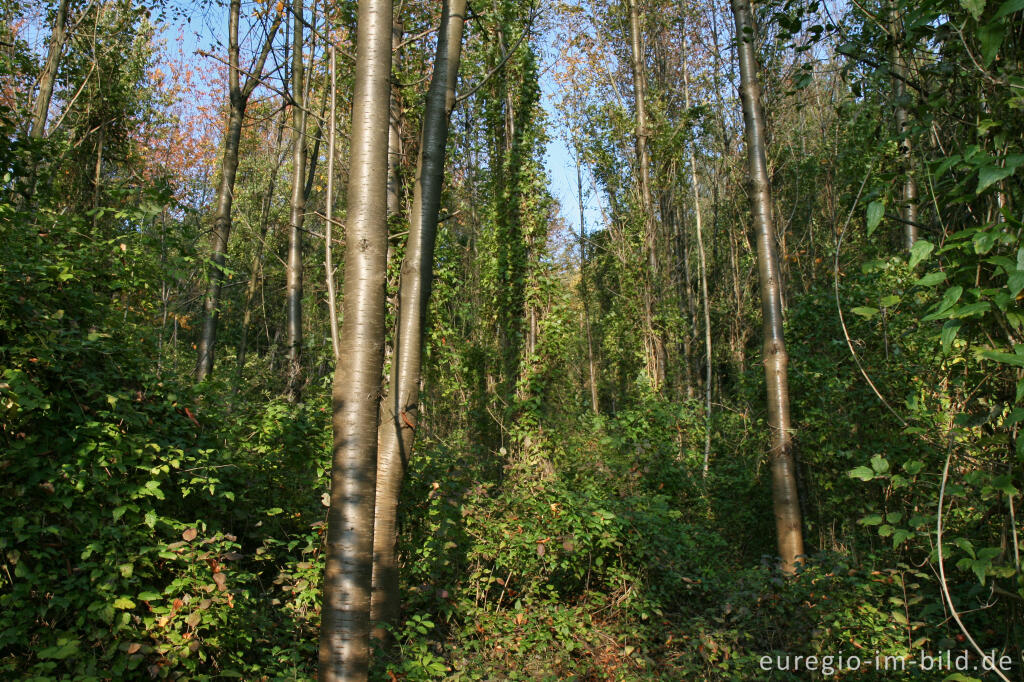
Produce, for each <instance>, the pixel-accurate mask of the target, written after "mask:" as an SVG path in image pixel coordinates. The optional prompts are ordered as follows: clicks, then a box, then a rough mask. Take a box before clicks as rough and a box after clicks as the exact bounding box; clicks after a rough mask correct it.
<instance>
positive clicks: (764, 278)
mask: <svg viewBox="0 0 1024 682" xmlns="http://www.w3.org/2000/svg"><path fill="white" fill-rule="evenodd" d="M731 2H732V12H733V16H734V17H735V19H736V40H737V43H738V53H739V62H740V99H741V101H742V103H743V122H744V126H745V128H746V134H747V156H748V163H749V173H750V185H751V192H750V210H751V213H752V215H753V218H754V229H755V232H756V235H757V260H758V276H759V280H760V285H761V314H762V316H763V325H764V326H763V334H764V351H763V354H764V358H763V361H764V368H765V378H766V384H767V387H768V427H769V429H770V430H771V452H770V454H769V459H770V462H771V476H772V502H773V506H774V510H775V528H776V532H777V534H778V548H779V555H780V556H781V559H782V564H781V567H782V570H783V571H784V572H786V573H792V572H794V571H795V570H796V565H797V563H798V562H799V561H801V557H802V556H803V553H804V543H803V533H802V528H801V517H800V502H799V498H798V495H797V483H796V476H797V473H796V464H795V461H794V460H795V458H794V456H793V436H792V433H791V432H790V422H789V379H788V376H787V365H788V363H789V357H788V356H787V355H786V343H785V339H784V338H783V333H782V296H781V293H782V292H781V282H780V281H779V264H778V256H777V255H776V253H775V230H774V227H773V225H772V197H771V187H770V185H769V182H768V162H767V159H766V155H765V148H764V114H763V112H762V111H761V101H760V97H761V92H760V90H761V89H760V86H759V85H758V75H757V61H756V58H755V54H754V39H755V35H756V33H755V27H754V21H753V17H752V15H751V11H750V0H731Z"/></svg>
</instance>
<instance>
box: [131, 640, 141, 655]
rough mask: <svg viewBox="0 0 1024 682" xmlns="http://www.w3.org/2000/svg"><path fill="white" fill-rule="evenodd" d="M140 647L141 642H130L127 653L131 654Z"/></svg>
mask: <svg viewBox="0 0 1024 682" xmlns="http://www.w3.org/2000/svg"><path fill="white" fill-rule="evenodd" d="M141 648H142V645H141V644H139V643H138V642H132V643H131V644H129V645H128V655H129V656H131V655H132V654H134V653H135V652H136V651H138V650H139V649H141Z"/></svg>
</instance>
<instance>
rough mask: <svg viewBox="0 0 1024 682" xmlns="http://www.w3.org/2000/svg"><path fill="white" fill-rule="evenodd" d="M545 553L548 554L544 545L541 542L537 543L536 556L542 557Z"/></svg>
mask: <svg viewBox="0 0 1024 682" xmlns="http://www.w3.org/2000/svg"><path fill="white" fill-rule="evenodd" d="M547 553H548V550H547V549H546V548H545V547H544V543H543V542H538V543H537V556H539V557H543V556H544V555H545V554H547Z"/></svg>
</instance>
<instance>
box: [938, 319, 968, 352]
mask: <svg viewBox="0 0 1024 682" xmlns="http://www.w3.org/2000/svg"><path fill="white" fill-rule="evenodd" d="M962 325H963V322H961V321H960V320H947V321H946V324H944V325H942V333H941V334H940V335H939V338H940V339H941V340H942V353H943V354H944V355H949V349H950V348H951V347H952V346H953V340H954V339H956V334H957V332H959V331H960V327H961V326H962Z"/></svg>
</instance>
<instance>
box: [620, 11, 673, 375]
mask: <svg viewBox="0 0 1024 682" xmlns="http://www.w3.org/2000/svg"><path fill="white" fill-rule="evenodd" d="M638 2H639V0H626V3H627V4H628V6H629V35H630V43H631V47H632V52H631V54H632V60H631V66H632V71H633V102H634V108H635V115H636V130H635V133H634V140H635V144H636V158H637V178H638V180H637V186H638V190H639V192H640V201H641V203H642V210H643V214H644V244H645V248H644V250H645V251H646V256H647V272H646V274H645V277H644V282H645V287H644V292H643V297H644V301H643V306H644V326H645V330H644V331H645V336H646V339H645V344H644V345H645V348H646V355H647V371H648V373H649V374H650V378H651V382H652V384H653V386H654V388H655V390H660V388H661V387H662V386H664V384H665V365H666V364H667V359H666V357H665V342H664V340H663V339H662V338H661V333H660V332H659V330H658V329H657V325H656V324H655V321H654V317H655V308H656V306H657V298H658V281H659V279H658V278H659V267H658V266H659V263H658V228H657V222H656V221H655V217H654V199H653V198H652V196H651V185H650V180H651V156H650V152H649V150H648V148H647V141H648V137H649V131H648V127H647V78H646V68H645V66H644V52H643V36H642V35H641V31H640V9H639V7H637V3H638Z"/></svg>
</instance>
